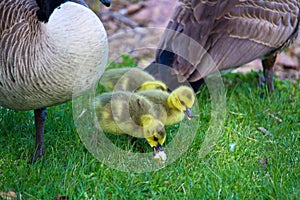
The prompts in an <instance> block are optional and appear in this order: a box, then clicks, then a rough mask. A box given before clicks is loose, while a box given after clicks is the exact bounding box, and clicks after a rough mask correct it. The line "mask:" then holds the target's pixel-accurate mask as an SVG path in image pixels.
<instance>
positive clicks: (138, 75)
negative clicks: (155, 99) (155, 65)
mask: <svg viewBox="0 0 300 200" xmlns="http://www.w3.org/2000/svg"><path fill="white" fill-rule="evenodd" d="M100 83H101V84H102V85H104V87H105V88H106V89H107V90H108V91H116V90H128V91H138V90H150V89H160V90H167V86H166V85H165V84H164V83H163V82H161V81H157V80H155V79H154V77H153V76H151V75H150V74H148V73H147V72H145V71H143V70H142V69H140V68H137V67H135V68H130V67H125V68H117V69H109V70H106V71H105V72H104V73H103V75H102V76H101V79H100Z"/></svg>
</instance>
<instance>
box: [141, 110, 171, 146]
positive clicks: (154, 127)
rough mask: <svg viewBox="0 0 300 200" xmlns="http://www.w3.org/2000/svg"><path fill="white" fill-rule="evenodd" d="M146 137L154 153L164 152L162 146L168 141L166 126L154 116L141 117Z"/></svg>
mask: <svg viewBox="0 0 300 200" xmlns="http://www.w3.org/2000/svg"><path fill="white" fill-rule="evenodd" d="M141 124H142V126H143V132H144V137H145V138H146V140H147V142H148V143H149V145H150V146H151V147H152V148H153V149H154V151H163V148H162V145H163V143H164V142H165V140H166V136H167V134H166V130H165V128H164V124H163V123H162V122H161V121H160V120H158V119H155V118H154V117H153V116H152V115H143V116H142V117H141Z"/></svg>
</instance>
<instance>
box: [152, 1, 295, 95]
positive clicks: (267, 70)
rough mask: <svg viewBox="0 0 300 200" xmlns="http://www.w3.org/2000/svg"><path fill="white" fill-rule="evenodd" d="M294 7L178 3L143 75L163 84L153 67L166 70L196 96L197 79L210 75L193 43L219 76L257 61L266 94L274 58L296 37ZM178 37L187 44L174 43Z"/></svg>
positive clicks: (285, 4) (261, 3)
mask: <svg viewBox="0 0 300 200" xmlns="http://www.w3.org/2000/svg"><path fill="white" fill-rule="evenodd" d="M299 7H300V1H299V0H264V1H261V0H248V1H242V0H198V1H192V0H185V1H183V0H180V1H179V2H178V4H177V7H176V8H175V10H174V12H173V16H172V18H171V20H170V21H169V24H168V26H167V29H166V31H165V33H164V35H163V37H162V38H161V41H160V43H159V45H158V48H157V49H158V50H157V53H156V60H155V62H154V63H152V64H151V65H150V66H149V67H148V68H147V69H146V71H148V72H149V73H151V74H153V75H155V77H156V78H157V79H161V80H162V81H164V82H165V83H166V84H168V80H167V79H168V78H170V77H168V76H167V75H165V74H163V73H161V72H160V69H158V68H157V64H163V65H167V66H170V67H171V68H172V69H174V70H175V73H177V74H179V75H181V76H183V77H185V78H186V79H187V80H188V81H189V82H190V83H191V85H192V86H193V88H194V90H195V91H197V90H198V88H199V86H200V85H201V83H202V82H203V80H202V78H203V77H206V76H207V75H208V74H210V73H212V72H214V71H215V70H216V69H214V68H213V67H210V66H209V65H207V63H206V61H207V60H206V59H205V58H206V56H204V55H205V52H204V51H203V52H202V53H201V52H200V50H199V49H195V48H193V47H192V44H193V41H192V40H194V41H196V42H198V44H199V45H201V47H203V48H204V50H206V51H207V53H208V55H210V56H211V58H212V59H213V61H214V63H215V64H216V68H217V69H218V70H220V71H221V70H225V69H230V68H233V67H238V66H241V65H243V64H245V63H248V62H250V61H252V60H254V59H256V58H261V59H262V64H263V70H264V76H265V79H266V83H267V86H268V90H269V91H273V90H274V86H273V74H274V72H273V65H274V62H275V59H276V54H277V53H278V52H280V51H282V50H283V49H284V48H286V47H287V46H289V45H290V44H291V43H292V42H293V41H294V40H295V38H296V37H297V33H298V24H299V18H300V17H299V16H300V15H299V14H300V12H299ZM170 30H172V31H170ZM178 32H180V33H183V34H181V35H186V36H188V37H190V38H191V39H192V40H186V41H183V40H182V39H181V40H180V39H179V41H176V40H177V39H178V38H179V37H181V36H180V34H178ZM182 52H186V53H185V56H184V59H183V58H182V57H180V56H179V54H180V53H182ZM187 58H188V59H190V58H192V59H191V60H192V61H193V62H194V65H193V64H192V63H190V62H188V61H187ZM193 59H194V60H193Z"/></svg>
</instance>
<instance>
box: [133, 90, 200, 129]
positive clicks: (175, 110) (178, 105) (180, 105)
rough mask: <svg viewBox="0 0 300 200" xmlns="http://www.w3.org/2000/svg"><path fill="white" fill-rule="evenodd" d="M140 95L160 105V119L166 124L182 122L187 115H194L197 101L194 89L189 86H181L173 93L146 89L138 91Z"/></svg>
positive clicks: (190, 116)
mask: <svg viewBox="0 0 300 200" xmlns="http://www.w3.org/2000/svg"><path fill="white" fill-rule="evenodd" d="M138 94H139V95H142V96H145V97H146V98H147V99H149V100H150V101H152V102H153V103H155V104H156V105H158V106H160V107H161V108H160V110H165V112H160V114H161V115H160V116H159V119H160V120H161V121H162V122H164V124H165V125H172V124H176V123H179V122H181V121H182V120H183V119H184V116H185V115H186V116H187V118H188V119H191V118H192V117H193V114H192V106H193V104H194V102H195V96H194V91H193V89H192V88H190V87H188V86H180V87H178V88H177V89H175V90H174V91H172V92H171V93H168V92H166V91H161V90H145V91H140V92H138Z"/></svg>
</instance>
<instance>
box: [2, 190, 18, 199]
mask: <svg viewBox="0 0 300 200" xmlns="http://www.w3.org/2000/svg"><path fill="white" fill-rule="evenodd" d="M0 197H1V198H2V199H5V200H12V199H17V198H18V196H17V193H15V192H14V191H12V190H10V191H9V192H4V191H0Z"/></svg>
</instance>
